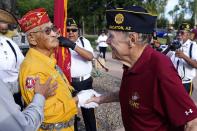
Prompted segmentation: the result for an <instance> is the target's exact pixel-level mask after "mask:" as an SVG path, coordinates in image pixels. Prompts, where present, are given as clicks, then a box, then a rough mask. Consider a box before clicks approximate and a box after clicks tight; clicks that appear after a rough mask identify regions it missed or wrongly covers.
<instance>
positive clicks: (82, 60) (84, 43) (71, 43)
mask: <svg viewBox="0 0 197 131" xmlns="http://www.w3.org/2000/svg"><path fill="white" fill-rule="evenodd" d="M66 24H67V37H68V39H67V38H64V37H59V38H58V39H59V42H60V44H61V43H64V42H65V43H67V47H68V48H70V52H71V77H72V82H71V85H72V86H73V87H74V88H75V90H76V91H78V92H79V91H81V90H88V89H92V83H93V79H92V77H91V71H92V62H91V61H92V59H93V57H94V56H93V48H92V46H91V44H90V42H89V40H87V39H86V38H84V37H82V36H79V28H78V25H77V24H76V22H75V20H74V19H73V18H68V19H67V23H66ZM81 111H82V115H83V119H84V123H85V128H86V131H96V120H95V114H94V109H93V108H90V109H86V108H83V107H82V108H81Z"/></svg>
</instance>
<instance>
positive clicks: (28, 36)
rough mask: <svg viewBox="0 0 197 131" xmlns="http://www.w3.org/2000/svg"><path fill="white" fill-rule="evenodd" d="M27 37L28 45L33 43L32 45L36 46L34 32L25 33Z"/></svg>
mask: <svg viewBox="0 0 197 131" xmlns="http://www.w3.org/2000/svg"><path fill="white" fill-rule="evenodd" d="M27 39H28V42H29V44H30V45H33V46H36V45H37V42H36V39H35V34H34V33H29V34H28V35H27Z"/></svg>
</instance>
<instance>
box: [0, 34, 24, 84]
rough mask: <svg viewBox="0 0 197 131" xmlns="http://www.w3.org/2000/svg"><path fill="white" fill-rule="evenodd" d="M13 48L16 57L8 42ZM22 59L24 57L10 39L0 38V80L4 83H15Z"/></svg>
mask: <svg viewBox="0 0 197 131" xmlns="http://www.w3.org/2000/svg"><path fill="white" fill-rule="evenodd" d="M7 41H9V42H10V43H11V45H12V46H13V48H14V50H15V52H16V56H17V61H16V57H15V54H14V52H13V50H12V48H11V47H10V46H9V44H8V42H7ZM23 59H24V56H23V54H22V52H21V50H20V49H19V47H18V45H17V44H16V43H15V42H13V41H12V40H11V39H9V38H7V37H4V36H0V79H2V80H3V81H4V82H15V81H17V80H18V73H19V67H20V64H21V63H22V61H23Z"/></svg>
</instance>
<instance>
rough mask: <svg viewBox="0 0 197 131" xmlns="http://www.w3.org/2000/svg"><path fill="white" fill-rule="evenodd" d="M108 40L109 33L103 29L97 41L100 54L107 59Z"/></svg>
mask: <svg viewBox="0 0 197 131" xmlns="http://www.w3.org/2000/svg"><path fill="white" fill-rule="evenodd" d="M106 40H107V35H106V34H105V31H104V30H102V32H101V34H100V35H99V37H98V39H97V43H98V47H99V52H100V55H101V56H102V58H104V59H105V54H106V51H107V47H108V45H107V43H106ZM105 60H106V59H105Z"/></svg>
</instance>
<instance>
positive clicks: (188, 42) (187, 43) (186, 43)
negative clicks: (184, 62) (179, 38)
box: [183, 39, 192, 46]
mask: <svg viewBox="0 0 197 131" xmlns="http://www.w3.org/2000/svg"><path fill="white" fill-rule="evenodd" d="M191 42H192V41H191V40H190V39H188V40H187V41H186V42H185V43H183V45H184V46H189V45H190V43H191Z"/></svg>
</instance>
